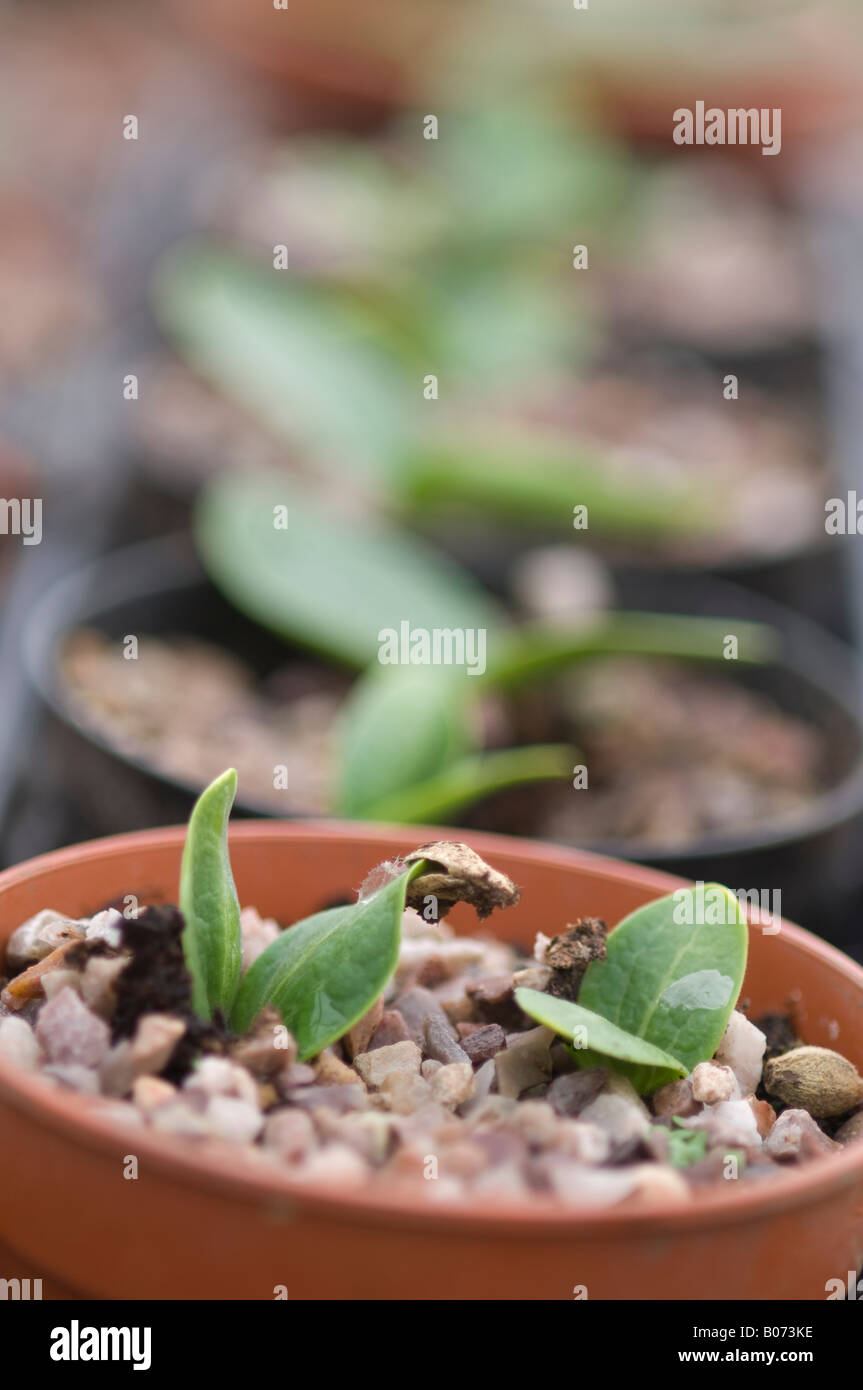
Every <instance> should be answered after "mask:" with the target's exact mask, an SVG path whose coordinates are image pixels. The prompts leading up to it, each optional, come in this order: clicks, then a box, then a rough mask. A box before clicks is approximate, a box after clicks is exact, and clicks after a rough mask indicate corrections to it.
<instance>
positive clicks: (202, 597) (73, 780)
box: [26, 537, 863, 950]
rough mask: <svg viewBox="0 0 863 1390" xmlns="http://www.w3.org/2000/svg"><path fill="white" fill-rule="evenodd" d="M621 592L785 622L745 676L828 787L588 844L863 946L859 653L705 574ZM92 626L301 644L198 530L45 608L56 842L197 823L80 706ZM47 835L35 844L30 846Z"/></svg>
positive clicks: (634, 598) (39, 688) (179, 793)
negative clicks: (658, 840) (681, 828)
mask: <svg viewBox="0 0 863 1390" xmlns="http://www.w3.org/2000/svg"><path fill="white" fill-rule="evenodd" d="M619 598H620V603H621V606H622V607H631V608H640V609H644V610H655V611H666V612H686V613H691V614H705V615H714V616H719V615H722V616H728V617H729V618H730V619H732V620H733V619H734V618H735V617H739V618H741V619H743V618H747V619H750V620H751V619H760V620H762V621H766V622H769V623H771V624H772V625H773V626H775V627H776V628H777V629H778V630H779V631H780V632H781V634H782V636H783V639H784V654H783V656H782V658H781V660H780V661H779V662H778V663H777V664H776V665H772V666H769V667H765V668H756V667H743V666H740V667H738V668H736V670H735V676H736V678H737V679H739V680H740V681H742V682H743V683H745V684H746V685H747V686H749V687H751V688H752V689H756V690H762V691H764V692H765V693H766V694H768V695H769V696H770V697H771V698H772V699H773V700H774V701H775V703H776V704H777V705H778V706H779V707H780V708H782V709H784V710H786V711H788V712H789V713H791V714H795V715H798V716H800V717H802V718H804V719H806V720H808V721H811V722H812V723H814V724H815V725H817V726H818V727H819V728H820V729H821V730H822V732H823V734H824V736H825V739H826V741H827V746H828V749H829V767H828V785H827V787H826V788H825V790H824V791H823V793H822V794H821V795H819V796H818V797H816V798H814V799H813V800H812V802H811V803H810V805H809V807H808V808H806V810H805V812H804V813H803V814H802V815H801V816H799V817H797V818H796V819H795V821H794V823H793V824H790V823H789V824H785V825H783V824H781V823H779V822H777V823H776V824H774V825H764V826H761V827H756V828H755V829H754V830H753V829H752V828H751V827H748V828H746V830H744V831H741V832H734V833H728V834H724V835H721V836H720V835H717V836H714V837H711V839H710V840H709V841H708V840H705V841H702V842H699V843H698V844H694V845H692V846H690V847H688V848H686V849H684V850H675V851H671V850H668V849H664V848H658V847H657V848H656V849H652V848H651V847H650V846H647V847H644V848H639V850H638V851H637V852H635V851H634V850H633V847H632V846H631V845H628V844H626V843H621V842H617V841H612V842H609V843H603V844H601V845H596V846H591V848H595V849H598V850H599V851H601V852H604V853H609V854H613V855H616V856H618V857H622V858H628V859H633V858H637V859H638V860H640V861H642V862H645V863H649V864H653V865H656V866H658V867H661V868H665V869H668V870H669V871H672V872H676V873H680V874H682V875H684V876H686V877H688V878H692V879H703V880H705V881H710V880H717V881H719V882H723V883H727V884H728V885H729V886H730V887H732V888H734V889H739V888H744V889H747V890H749V889H758V890H759V891H761V890H765V891H775V890H777V889H779V890H781V893H782V909H783V911H784V912H785V913H786V914H787V915H789V916H791V917H792V918H797V919H798V920H801V921H803V922H804V924H805V925H807V926H809V927H810V928H812V929H813V930H815V931H817V932H820V933H821V934H824V935H828V936H830V937H832V938H833V939H836V940H841V941H842V942H843V943H844V944H846V946H848V947H849V948H850V949H852V950H853V949H854V948H855V945H857V944H858V942H859V943H860V944H861V946H863V932H861V931H860V930H859V928H858V926H857V920H858V918H857V910H858V908H859V907H860V906H861V905H863V719H861V710H863V676H861V669H860V666H859V665H858V663H857V660H856V658H855V657H854V655H853V653H851V652H850V651H849V650H848V649H847V648H846V647H844V646H843V645H842V644H841V643H840V642H838V641H837V640H836V639H835V638H833V637H831V636H830V635H829V634H826V633H824V632H822V631H821V630H820V629H819V628H818V627H817V626H815V625H814V624H812V623H810V622H809V621H807V620H805V619H802V618H800V617H799V616H797V615H796V614H794V613H791V612H788V611H787V610H785V609H783V608H782V607H780V606H778V605H774V604H772V603H769V602H767V601H765V600H761V599H754V598H753V596H752V595H751V594H749V593H747V592H746V591H745V590H741V589H738V588H737V587H736V586H733V585H729V584H725V583H721V582H718V581H715V580H712V579H705V578H704V577H701V578H700V579H698V580H696V579H693V581H692V582H691V583H689V584H688V585H687V586H686V587H683V586H681V585H680V584H678V583H677V582H676V580H675V579H673V578H670V577H669V576H667V575H659V574H657V575H653V576H645V575H644V573H643V572H641V571H628V572H623V573H622V574H621V575H620V576H619ZM81 625H91V626H95V627H97V628H99V629H101V630H104V631H105V632H107V633H109V634H110V635H112V636H114V637H122V636H123V635H125V634H126V633H129V632H134V633H153V634H159V633H169V632H172V633H177V632H183V633H187V634H190V635H195V636H200V637H202V638H206V639H210V640H213V641H216V642H219V643H221V644H223V645H225V646H226V647H227V648H229V649H230V650H231V651H233V652H235V653H236V654H238V655H239V656H241V657H243V658H244V659H245V660H246V661H248V662H249V664H250V665H251V666H252V667H253V669H255V670H256V671H257V672H258V673H260V674H261V676H265V675H267V674H268V673H269V672H270V671H272V670H273V669H275V668H276V667H278V666H280V665H283V664H284V662H285V660H286V658H287V659H289V658H290V652H288V651H286V649H285V647H284V645H283V644H282V643H281V642H280V641H278V640H277V639H276V638H274V637H272V636H271V635H270V634H269V633H267V632H266V631H265V630H263V629H261V628H259V627H257V626H256V625H255V624H254V623H251V622H249V621H248V620H247V619H245V618H243V617H241V616H240V615H238V614H237V613H236V612H235V611H234V610H233V609H232V608H231V607H230V605H228V604H227V603H226V602H225V601H224V600H223V599H222V598H221V597H220V595H219V594H218V593H217V592H216V591H215V589H214V588H213V587H212V585H211V584H210V583H209V582H208V581H207V579H206V578H205V577H204V575H203V573H202V571H201V569H200V566H199V564H198V561H197V560H196V558H195V556H194V554H193V552H192V550H191V547H190V545H189V542H188V540H187V538H185V537H178V538H169V539H167V540H160V541H155V542H146V543H143V544H140V545H137V546H133V547H130V548H128V549H127V550H124V551H119V552H117V553H115V554H114V555H112V556H110V557H109V558H108V559H106V560H103V561H100V562H98V563H97V564H95V565H93V566H91V567H89V568H88V569H87V570H85V571H83V572H82V573H81V574H79V575H77V576H75V577H74V578H73V579H71V580H67V581H65V582H64V583H63V584H62V586H58V587H57V588H55V589H54V590H53V591H51V592H49V594H47V595H46V597H45V598H44V599H43V601H42V603H41V604H40V606H39V607H38V609H37V610H36V612H35V613H34V614H33V620H32V623H31V627H30V633H29V636H28V641H27V648H26V663H27V668H28V674H29V679H30V681H31V682H32V684H33V686H34V689H35V691H36V693H37V695H38V698H39V699H40V700H41V701H42V703H43V705H44V708H45V711H46V716H47V718H46V723H45V729H44V735H43V748H42V749H41V750H40V757H39V760H38V761H39V768H40V769H45V770H46V775H47V776H48V777H49V778H50V783H49V784H48V785H46V786H45V787H43V788H41V793H40V794H41V796H42V797H43V798H47V800H48V803H49V804H50V805H51V806H52V807H53V808H54V812H55V814H54V821H55V822H56V819H57V815H56V808H57V807H58V806H61V807H62V808H63V823H62V828H61V830H60V831H59V832H58V829H57V826H56V824H53V825H52V826H51V828H50V841H51V842H52V843H59V842H62V841H66V842H69V841H75V840H81V839H85V838H88V837H89V836H92V835H99V834H104V833H107V832H109V831H119V830H124V829H137V828H139V827H143V826H148V825H157V824H170V823H177V822H180V821H182V820H184V819H185V818H186V816H187V815H188V813H189V810H190V809H191V805H192V802H193V799H194V796H195V794H196V792H197V791H198V790H199V789H198V788H195V787H191V786H189V785H185V784H183V783H182V782H180V781H179V780H177V779H174V778H170V777H168V776H166V775H164V774H163V773H161V772H156V771H154V770H153V769H152V768H150V767H148V766H147V765H146V764H145V763H143V762H142V761H140V760H136V759H134V758H131V757H128V756H127V755H125V754H123V753H121V752H119V751H117V750H116V749H115V748H114V747H112V745H111V744H110V743H109V742H108V741H107V740H106V739H104V738H101V737H100V736H99V735H97V734H94V733H93V732H92V731H90V730H89V729H87V728H85V727H84V726H83V724H81V722H80V721H79V719H78V718H77V716H76V715H75V714H74V712H73V711H72V710H71V708H70V706H69V702H68V700H67V699H66V697H65V694H64V691H63V689H62V683H61V681H60V679H59V678H58V672H57V661H56V658H57V654H58V652H59V650H60V648H61V646H62V643H63V641H64V639H65V637H66V635H67V634H68V633H69V632H70V631H72V630H74V629H75V628H77V627H79V626H81ZM732 630H733V629H732ZM729 664H730V663H729ZM723 671H724V674H726V675H727V674H728V671H727V669H726V668H725V667H723ZM573 794H574V795H575V794H577V793H573ZM518 795H519V796H520V797H521V798H522V802H521V805H520V807H519V814H518V819H519V821H520V822H521V821H523V822H524V823H523V824H519V825H518V826H517V827H515V828H516V829H517V830H519V831H521V830H527V831H529V829H530V826H529V820H530V805H531V802H530V797H531V795H532V793H528V792H527V791H524V792H521V793H519V794H518ZM237 810H238V812H239V813H240V814H247V815H249V814H251V815H267V814H271V812H270V811H268V810H267V809H266V808H264V807H261V806H256V805H255V804H254V803H250V802H249V800H248V799H247V798H244V797H243V795H242V790H241V792H240V799H239V801H238V806H237ZM494 812H495V806H494V803H493V802H491V803H488V804H487V805H486V806H483V807H478V808H477V809H476V810H475V811H474V812H473V813H472V814H471V815H470V816H469V817H468V818H466V819H467V820H468V821H469V823H470V824H471V825H473V826H474V827H476V826H479V825H483V824H486V825H488V824H492V823H494V822H493V816H494ZM522 812H523V814H522ZM294 814H297V815H302V814H303V810H302V808H301V807H295V808H294ZM37 819H38V817H37ZM496 825H497V828H501V827H500V822H496ZM504 828H506V827H504ZM47 847H48V843H42V844H38V843H37V844H32V843H31V844H30V845H28V846H27V848H28V850H29V852H30V853H33V852H35V851H37V850H39V849H44V848H47Z"/></svg>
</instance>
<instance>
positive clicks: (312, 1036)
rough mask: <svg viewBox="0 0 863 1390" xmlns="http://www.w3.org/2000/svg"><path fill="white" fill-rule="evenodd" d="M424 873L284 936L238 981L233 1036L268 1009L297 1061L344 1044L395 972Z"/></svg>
mask: <svg viewBox="0 0 863 1390" xmlns="http://www.w3.org/2000/svg"><path fill="white" fill-rule="evenodd" d="M424 868H425V861H424V860H419V861H418V862H417V863H416V864H412V865H411V866H410V867H409V868H406V869H405V871H404V873H401V874H399V875H398V877H396V878H393V879H391V880H390V882H389V883H387V884H385V885H384V887H382V888H380V889H379V890H378V891H377V892H376V893H374V894H373V896H372V897H370V898H367V899H365V900H361V901H359V902H356V903H352V904H350V905H349V906H347V907H335V908H330V909H329V910H328V911H326V912H318V913H316V914H315V915H314V916H313V917H307V918H306V919H305V920H304V921H302V922H298V923H297V924H296V925H295V926H293V927H291V928H289V930H288V931H285V932H282V934H281V935H280V936H279V937H278V938H277V939H276V940H275V941H274V942H273V943H272V944H271V945H270V946H268V947H267V949H266V950H265V951H264V952H263V953H262V954H261V955H260V956H258V958H257V960H256V961H255V962H254V963H253V964H252V965H251V967H250V968H249V969H248V970H247V971H246V973H245V975H244V976H243V979H242V982H241V984H240V989H239V992H238V994H237V1000H236V1004H235V1006H234V1010H233V1013H232V1015H231V1024H232V1026H233V1028H234V1030H235V1031H236V1032H237V1033H242V1032H244V1031H245V1030H246V1029H247V1028H248V1027H249V1026H250V1025H251V1023H252V1022H253V1021H254V1019H255V1017H256V1016H257V1015H258V1013H260V1011H261V1009H262V1008H263V1007H264V1005H265V1004H272V1005H273V1006H274V1007H275V1008H277V1009H278V1010H279V1012H280V1014H281V1016H282V1019H283V1020H284V1023H285V1024H286V1026H287V1027H288V1028H289V1029H290V1031H291V1033H293V1035H294V1037H295V1038H296V1040H297V1044H298V1047H299V1056H300V1058H301V1060H305V1059H306V1058H308V1057H314V1056H315V1055H316V1054H317V1053H318V1052H320V1051H321V1050H322V1049H323V1048H325V1047H328V1046H329V1044H330V1043H332V1042H335V1041H336V1039H337V1038H341V1037H343V1036H344V1034H345V1033H347V1032H348V1030H349V1029H350V1028H352V1027H353V1026H354V1024H355V1023H358V1022H359V1020H360V1019H361V1018H362V1017H363V1015H364V1014H365V1013H367V1012H368V1010H369V1009H370V1008H371V1006H372V1004H373V1003H374V1002H375V1000H376V999H377V998H378V996H379V995H380V994H381V992H382V991H383V989H384V986H385V985H386V983H387V981H388V980H389V979H390V977H391V975H392V974H393V972H394V970H395V968H396V963H397V961H398V954H399V944H400V940H401V919H402V913H403V912H404V909H405V894H406V891H407V886H408V884H409V882H410V881H411V879H413V878H416V877H417V876H418V875H419V874H420V873H422V872H423V870H424Z"/></svg>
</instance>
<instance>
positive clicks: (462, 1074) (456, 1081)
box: [431, 1062, 476, 1110]
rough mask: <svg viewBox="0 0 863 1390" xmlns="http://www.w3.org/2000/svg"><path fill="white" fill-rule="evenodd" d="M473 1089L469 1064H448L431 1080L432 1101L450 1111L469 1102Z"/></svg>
mask: <svg viewBox="0 0 863 1390" xmlns="http://www.w3.org/2000/svg"><path fill="white" fill-rule="evenodd" d="M475 1089H476V1083H475V1081H474V1071H473V1067H472V1066H471V1064H470V1062H448V1063H447V1064H446V1065H445V1066H443V1067H441V1068H440V1070H439V1071H436V1072H435V1073H434V1075H433V1076H432V1078H431V1094H432V1099H433V1100H435V1101H437V1103H438V1104H439V1105H445V1106H447V1107H448V1108H449V1109H452V1110H454V1109H455V1107H456V1106H457V1105H463V1104H464V1102H465V1101H468V1100H470V1099H471V1097H472V1096H473V1094H474V1091H475Z"/></svg>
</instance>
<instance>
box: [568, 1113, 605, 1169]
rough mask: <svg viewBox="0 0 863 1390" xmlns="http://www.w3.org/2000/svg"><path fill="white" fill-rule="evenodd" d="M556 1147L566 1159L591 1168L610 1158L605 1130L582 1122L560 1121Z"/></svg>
mask: <svg viewBox="0 0 863 1390" xmlns="http://www.w3.org/2000/svg"><path fill="white" fill-rule="evenodd" d="M556 1147H557V1148H558V1149H559V1150H560V1152H561V1153H562V1154H564V1155H565V1156H566V1157H567V1158H571V1159H574V1160H575V1161H576V1163H582V1164H586V1165H587V1166H588V1167H591V1168H592V1167H596V1166H598V1165H599V1164H600V1163H605V1162H606V1161H607V1160H608V1159H609V1158H610V1157H611V1140H610V1139H609V1137H608V1135H607V1134H606V1132H605V1130H604V1129H600V1127H599V1125H591V1124H585V1123H584V1121H583V1120H561V1121H560V1123H559V1125H558V1130H557V1139H556Z"/></svg>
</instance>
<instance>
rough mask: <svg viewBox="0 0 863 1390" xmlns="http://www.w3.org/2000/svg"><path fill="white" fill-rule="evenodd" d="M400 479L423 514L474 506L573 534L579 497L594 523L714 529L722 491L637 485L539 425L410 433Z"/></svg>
mask: <svg viewBox="0 0 863 1390" xmlns="http://www.w3.org/2000/svg"><path fill="white" fill-rule="evenodd" d="M402 463H403V469H402V472H401V473H400V475H399V478H398V479H397V482H398V483H399V484H400V486H401V490H402V492H403V494H404V498H405V501H406V502H407V503H408V504H409V505H411V506H413V507H414V508H417V509H422V511H423V513H424V514H427V513H429V512H433V511H434V510H435V509H438V510H440V511H442V512H449V511H452V510H454V509H459V510H462V511H464V510H470V511H475V512H478V513H480V514H481V515H483V516H484V517H498V518H500V519H501V520H502V521H508V522H515V523H518V524H521V525H523V524H525V523H526V522H532V523H534V524H536V525H538V526H548V527H551V528H552V529H553V530H555V531H557V532H558V533H559V534H560V535H561V536H569V537H571V536H572V508H573V505H574V503H575V502H578V503H580V504H582V505H584V506H586V507H587V509H588V512H589V515H590V526H591V531H592V532H593V531H594V530H595V531H596V532H597V533H598V534H604V535H611V536H624V537H625V536H630V537H631V536H635V537H636V538H637V539H638V541H639V543H640V544H644V543H645V541H648V542H649V541H650V540H651V538H655V540H656V542H657V544H658V543H660V542H661V540H662V539H663V537H667V536H669V535H670V536H674V535H682V534H683V535H692V533H693V532H698V531H712V530H715V529H716V526H717V524H718V522H719V520H720V519H721V518H720V517H718V515H717V512H718V509H719V508H720V507H721V504H722V501H723V499H722V498H717V496H716V493H715V489H710V488H708V487H705V486H704V485H703V484H701V485H696V484H694V483H693V484H691V485H689V486H687V487H683V486H680V485H675V486H670V485H666V486H660V485H659V484H654V485H652V486H651V487H650V488H649V489H645V488H638V487H635V486H633V481H632V480H631V479H621V480H616V479H615V477H614V475H613V474H611V473H610V472H609V471H608V469H606V468H605V467H604V460H603V458H602V456H601V454H600V453H598V452H597V450H596V448H595V446H593V447H591V448H590V449H585V448H583V447H581V446H580V445H578V444H575V445H573V444H572V442H571V441H569V440H564V441H561V440H557V439H555V438H554V437H553V436H552V437H551V438H549V436H548V435H547V434H543V433H537V434H536V435H533V436H530V435H522V438H521V439H520V440H519V439H518V437H517V436H516V438H515V439H513V438H512V437H511V436H510V437H503V438H500V439H496V440H489V439H488V437H483V436H482V435H481V434H480V435H479V437H473V436H470V435H468V436H467V437H465V438H463V439H459V438H455V437H453V438H448V437H446V436H444V437H443V438H438V439H433V440H430V441H429V442H426V443H424V442H418V441H414V440H412V441H411V442H410V444H409V445H408V446H407V451H406V453H405V456H404V458H403V460H402Z"/></svg>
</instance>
